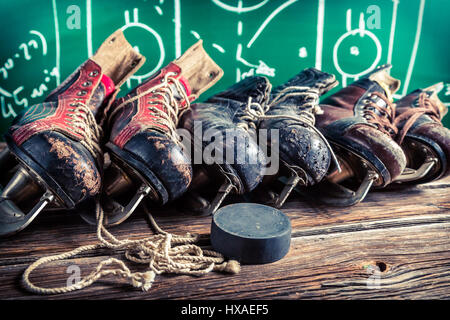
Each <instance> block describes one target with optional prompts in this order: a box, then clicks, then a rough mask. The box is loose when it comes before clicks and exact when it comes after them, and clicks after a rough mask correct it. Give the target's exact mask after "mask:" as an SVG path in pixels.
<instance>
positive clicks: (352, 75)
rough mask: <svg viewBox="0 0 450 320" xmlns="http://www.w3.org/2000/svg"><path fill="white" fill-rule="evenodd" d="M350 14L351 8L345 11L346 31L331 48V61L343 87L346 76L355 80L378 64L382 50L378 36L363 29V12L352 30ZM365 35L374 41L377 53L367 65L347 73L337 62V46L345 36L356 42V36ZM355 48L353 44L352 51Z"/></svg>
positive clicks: (345, 84)
mask: <svg viewBox="0 0 450 320" xmlns="http://www.w3.org/2000/svg"><path fill="white" fill-rule="evenodd" d="M351 16H352V11H351V9H348V10H347V12H346V29H347V32H346V33H344V34H343V35H341V36H340V37H339V39H338V40H337V41H336V44H335V45H334V48H333V63H334V66H335V68H336V70H337V71H338V72H339V74H340V75H341V76H342V86H343V87H346V86H347V81H348V78H353V79H354V80H357V79H358V78H359V77H361V76H362V75H364V74H366V73H368V72H370V71H371V70H373V69H375V67H376V66H377V65H378V63H379V61H380V59H381V52H382V48H381V43H380V40H378V38H377V37H376V36H375V35H374V34H373V33H372V32H371V31H368V30H366V29H365V23H364V13H361V14H360V19H359V25H358V28H357V29H353V30H352V26H351V24H352V22H351ZM365 36H367V37H369V38H370V39H372V41H373V42H374V44H375V46H376V53H377V54H376V57H375V59H374V60H373V61H372V62H371V64H370V66H369V67H365V66H361V69H362V70H361V71H359V72H357V73H349V72H346V71H344V70H343V69H342V67H341V65H340V63H339V57H338V50H339V46H340V45H341V43H342V42H343V41H344V40H345V39H347V38H350V39H351V40H352V41H356V42H357V41H358V38H363V37H365ZM356 50H358V47H357V46H353V52H354V53H355V52H356ZM358 52H359V50H358ZM354 53H353V54H354ZM358 54H359V53H358ZM363 68H365V69H363Z"/></svg>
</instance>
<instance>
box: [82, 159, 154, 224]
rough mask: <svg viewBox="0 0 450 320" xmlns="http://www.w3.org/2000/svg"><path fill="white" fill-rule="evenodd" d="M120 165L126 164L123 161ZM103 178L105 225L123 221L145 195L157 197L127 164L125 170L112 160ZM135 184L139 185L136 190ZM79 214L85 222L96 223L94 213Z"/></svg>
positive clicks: (102, 200)
mask: <svg viewBox="0 0 450 320" xmlns="http://www.w3.org/2000/svg"><path fill="white" fill-rule="evenodd" d="M121 165H122V166H126V164H125V163H122V164H121ZM130 173H131V174H130ZM130 175H131V176H132V177H130ZM104 178H105V186H104V192H103V195H102V198H101V203H102V207H103V210H104V218H103V224H104V225H105V226H114V225H118V224H121V223H122V222H124V221H125V220H126V219H128V218H129V217H130V216H131V214H132V213H133V212H134V211H135V210H136V208H137V207H138V206H139V204H140V203H141V202H142V200H143V199H144V198H145V197H146V196H149V195H150V196H151V197H152V198H153V199H155V198H157V195H156V192H155V191H154V189H153V188H152V187H151V186H150V185H149V184H148V183H147V182H146V181H145V179H144V178H143V177H142V176H141V175H140V174H139V173H138V172H137V171H136V170H134V169H132V168H131V167H129V166H127V170H126V172H125V170H123V169H122V167H121V166H118V165H117V164H115V163H114V162H112V163H111V165H110V166H109V167H108V168H106V170H105V174H104ZM136 185H139V187H138V188H137V190H136ZM133 191H134V193H133V195H132V196H131V197H130V196H129V194H130V193H131V192H133ZM119 198H120V200H119ZM122 198H123V199H122ZM80 215H81V217H82V218H83V220H85V221H86V222H87V223H89V224H92V225H96V224H97V217H95V216H94V215H92V214H90V213H81V214H80Z"/></svg>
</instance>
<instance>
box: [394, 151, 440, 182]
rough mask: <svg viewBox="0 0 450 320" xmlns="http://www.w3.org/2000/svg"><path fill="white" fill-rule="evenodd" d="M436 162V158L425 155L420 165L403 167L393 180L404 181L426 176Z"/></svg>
mask: <svg viewBox="0 0 450 320" xmlns="http://www.w3.org/2000/svg"><path fill="white" fill-rule="evenodd" d="M437 163H438V159H437V158H433V157H427V158H426V159H425V161H424V163H422V165H421V166H420V167H419V168H418V169H411V168H405V170H403V172H402V174H401V175H400V176H398V177H397V178H396V179H395V180H394V181H393V182H395V183H404V182H412V181H416V180H419V179H422V178H424V177H426V176H427V175H428V173H430V171H431V169H433V167H435V166H436V164H437Z"/></svg>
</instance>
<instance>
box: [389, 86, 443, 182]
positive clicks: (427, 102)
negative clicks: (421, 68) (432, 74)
mask: <svg viewBox="0 0 450 320" xmlns="http://www.w3.org/2000/svg"><path fill="white" fill-rule="evenodd" d="M442 88H443V83H437V84H435V85H433V86H430V87H428V88H425V89H417V90H415V91H413V92H411V93H410V94H408V95H406V96H405V97H403V98H402V99H400V100H398V101H397V102H396V114H397V116H396V119H395V125H396V126H397V128H398V130H399V132H398V134H397V136H396V140H397V142H398V143H399V144H400V145H401V147H402V149H403V151H404V152H405V155H406V159H407V168H406V169H405V170H404V171H403V173H402V174H401V175H400V176H399V177H397V179H396V180H395V181H396V182H400V183H412V184H417V183H426V182H430V181H433V180H436V179H440V178H443V177H445V176H447V175H448V174H449V173H450V163H449V160H450V130H449V129H448V128H445V127H444V126H443V125H442V123H441V120H442V118H443V117H444V115H445V114H446V113H447V107H446V106H445V105H444V104H443V103H442V102H441V101H440V100H439V98H438V96H437V94H438V93H439V91H440V90H442Z"/></svg>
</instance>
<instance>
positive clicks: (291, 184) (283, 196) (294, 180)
mask: <svg viewBox="0 0 450 320" xmlns="http://www.w3.org/2000/svg"><path fill="white" fill-rule="evenodd" d="M300 181H301V182H302V185H305V181H304V180H303V179H302V178H300V177H299V175H298V174H297V172H295V171H293V170H292V171H291V176H290V177H289V178H288V179H287V181H286V183H285V185H284V188H283V190H281V192H280V194H279V195H278V196H277V197H275V199H274V203H273V205H274V206H275V208H281V207H282V206H283V204H284V203H285V202H286V200H287V198H288V197H289V195H290V194H291V192H292V190H294V188H295V187H296V186H297V185H298V183H299V182H300Z"/></svg>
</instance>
